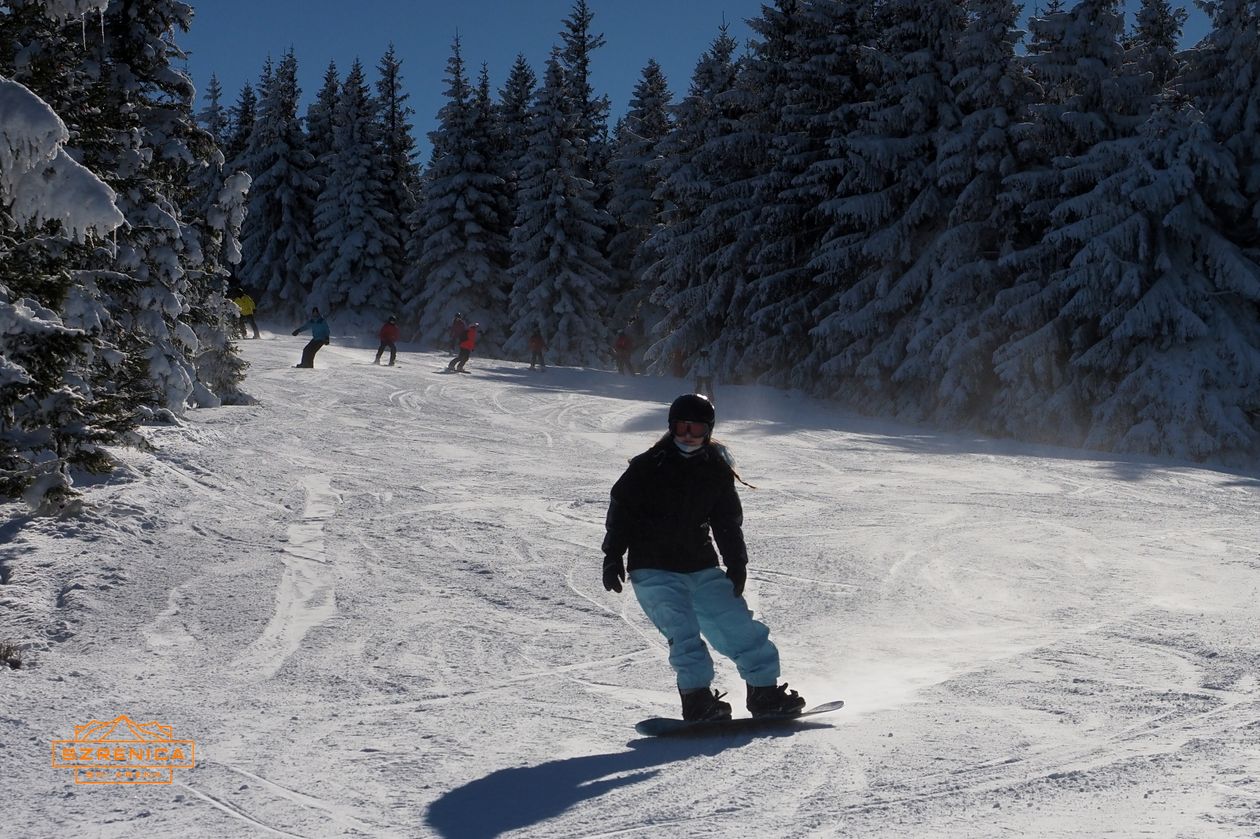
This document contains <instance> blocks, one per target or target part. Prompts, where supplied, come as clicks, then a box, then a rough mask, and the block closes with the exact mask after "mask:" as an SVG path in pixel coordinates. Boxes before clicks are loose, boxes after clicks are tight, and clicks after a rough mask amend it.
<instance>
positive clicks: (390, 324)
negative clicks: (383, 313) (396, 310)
mask: <svg viewBox="0 0 1260 839" xmlns="http://www.w3.org/2000/svg"><path fill="white" fill-rule="evenodd" d="M377 337H378V338H380V339H381V345H380V346H379V347H377V348H376V360H375V361H373V362H372V363H373V364H380V363H381V355H382V354H384V352H385V350H389V366H390V367H393V366H394V359H395V358H396V357H397V356H398V318H396V317H394V316H393V315H390V316H389V320H387V321H385V324H384V325H383V326H382V327H381V331H380V332H379V333H377Z"/></svg>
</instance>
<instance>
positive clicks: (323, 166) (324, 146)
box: [306, 61, 341, 189]
mask: <svg viewBox="0 0 1260 839" xmlns="http://www.w3.org/2000/svg"><path fill="white" fill-rule="evenodd" d="M340 96H341V77H340V76H338V75H337V65H336V63H335V62H332V61H330V62H328V68H327V69H326V70H325V71H324V82H323V84H321V85H320V88H319V92H318V93H316V94H315V100H314V101H313V102H311V104H310V107H308V108H307V109H306V149H307V151H309V152H310V153H311V158H312V159H313V160H314V161H315V163H314V166H313V168H312V169H311V176H312V177H313V178H315V181H316V183H317V184H318V189H323V186H324V182H325V181H327V180H328V171H327V170H328V165H327V160H328V155H329V153H330V152H331V151H332V150H333V122H332V120H333V111H334V110H335V109H336V107H337V99H338V98H339V97H340Z"/></svg>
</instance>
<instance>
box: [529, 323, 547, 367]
mask: <svg viewBox="0 0 1260 839" xmlns="http://www.w3.org/2000/svg"><path fill="white" fill-rule="evenodd" d="M546 349H547V342H546V341H544V340H543V336H542V333H541V332H539V331H538V330H537V329H535V330H534V334H532V335H530V336H529V369H530V370H533V369H534V366H535V365H537V366H538V367H539V369H542V370H546V369H547V364H546V362H544V361H543V351H544V350H546Z"/></svg>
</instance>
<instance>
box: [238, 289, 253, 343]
mask: <svg viewBox="0 0 1260 839" xmlns="http://www.w3.org/2000/svg"><path fill="white" fill-rule="evenodd" d="M234 291H235V292H236V293H235V294H234V295H233V296H232V302H233V303H235V304H236V308H237V309H240V312H241V317H240V320H238V321H237V326H236V328H237V333H238V334H239V335H240V336H241V337H242V338H245V337H248V336H246V334H245V327H246V326H248V327H251V328H252V329H253V330H254V338H257V337H258V321H257V319H255V317H254V312H256V311H257V309H258V307H257V305H255V303H254V298H252V297H250V296H249V294H248V293H246V291H245V289H243V288H237V289H234Z"/></svg>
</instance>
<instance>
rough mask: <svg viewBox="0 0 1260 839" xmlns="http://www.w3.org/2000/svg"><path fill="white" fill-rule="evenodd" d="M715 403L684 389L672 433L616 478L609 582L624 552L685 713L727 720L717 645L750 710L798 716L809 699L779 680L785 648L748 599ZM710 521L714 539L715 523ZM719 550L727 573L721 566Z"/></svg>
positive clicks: (739, 522) (608, 539)
mask: <svg viewBox="0 0 1260 839" xmlns="http://www.w3.org/2000/svg"><path fill="white" fill-rule="evenodd" d="M715 418H716V417H715V412H714V410H713V405H712V404H711V403H710V402H709V400H707V399H705V398H704V397H703V396H700V395H698V394H687V395H685V396H680V397H678V398H677V399H675V400H674V403H673V404H672V405H670V407H669V431H668V432H666V434H665V436H664V437H662V438H661V439H660V440H658V441H657V442H656V445H654V446H652V448H650V449H648V450H647V451H646V452H644V453H643V454H641V455H639V456H637V457H635V458H634V459H633V460H631V461H630V466H629V468H627V469H626V471H625V474H623V475H622V476H621V478H620V479H618V480H617V482H616V483H615V484H614V485H613V488H612V498H611V501H610V503H609V505H608V517H607V520H606V528H607V533H606V534H605V536H604V543H603V551H604V588H605V589H607V590H608V591H615V592H620V591H621V584H622V583H623V582H624V581H625V579H626V565H625V564H624V562H623V560H622V555H623V554H625V553H626V550H627V549H629V552H630V564H629V572H630V582H631V583H633V584H634V594H635V596H636V597H637V598H638V600H639V605H640V606H642V607H643V611H644V612H645V613H646V614H647V616H648V618H649V619H650V620H651V621H652V623H654V624H655V625H656V628H657V629H659V630H660V631H661V634H662V635H664V636H665V638H666V640H667V641H668V642H669V663H670V666H672V667H673V668H674V671H675V673H676V674H677V682H678V692H679V694H680V696H681V698H682V713H683V719H685V720H707V719H727V718H729V717H730V715H731V706H730V704H729V703H727V702H723V701H722V697H723V696H724V695H725V694H722V693H718V692H717V691H715V690H713V689H712V687H711V685H712V683H713V659H712V658H711V657H710V655H709V650H708V648H707V647H706V646H705V643H704V641H703V640H701V634H702V633H703V635H704V638H705V639H707V640H708V642H709V643H710V644H712V645H713V648H714V649H715V650H717V651H718V652H719V653H721V654H722V655H724V656H726V657H728V658H730V659H732V660H733V661H734V662H735V666H736V667H737V668H738V670H739V674H740V675H741V676H742V677H743V678H744V681H746V682H747V683H748V694H747V707H748V710H749V711H750V712H751V713H752V715H753V716H763V715H767V714H794V713H797V712H799V711H800V710H801V709H802V708H804V707H805V700H804V699H803V698H801V696H800V695H799V694H798V693H797V692H796V691H794V690H791V691H790V690H788V686H787V685H786V684H783V685H780V684H778V680H779V651H778V650H777V649H776V648H775V646H774V645H773V644H772V643H770V630H769V629H767V628H766V626H765V625H764V624H762V623H761V622H759V621H757V620H754V619H753V616H752V611H751V610H749V608H748V604H747V603H745V602H744V600H743V596H742V595H743V593H744V583H745V581H746V579H747V565H748V554H747V550H746V548H745V546H744V532H743V520H744V515H743V510H742V508H741V506H740V503H739V495H738V494H737V493H736V492H735V477H736V476H735V472H734V469H733V468H732V467H731V462H730V457H729V454H728V452H727V451H726V448H725V446H722V445H721V444H720V443H717V442H716V441H714V440H713V438H712V433H713V424H714V421H715ZM710 527H712V529H713V537H712V539H711V538H710V536H709V528H710ZM713 539H716V540H717V547H718V551H721V557H722V561H723V562H724V563H725V564H726V573H725V574H724V573H722V570H721V569H720V568H719V567H718V552H717V551H715V550H714V549H713Z"/></svg>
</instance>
